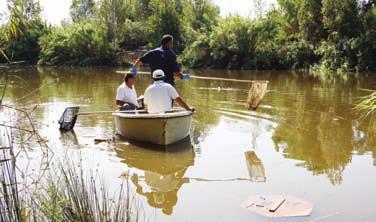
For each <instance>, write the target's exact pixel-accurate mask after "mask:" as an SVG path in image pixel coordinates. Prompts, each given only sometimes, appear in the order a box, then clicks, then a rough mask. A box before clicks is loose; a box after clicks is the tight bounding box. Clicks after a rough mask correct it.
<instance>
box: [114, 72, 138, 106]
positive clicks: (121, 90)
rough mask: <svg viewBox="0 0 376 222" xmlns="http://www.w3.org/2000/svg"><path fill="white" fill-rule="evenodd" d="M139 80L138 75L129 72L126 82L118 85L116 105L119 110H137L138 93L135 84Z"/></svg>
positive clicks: (125, 78)
mask: <svg viewBox="0 0 376 222" xmlns="http://www.w3.org/2000/svg"><path fill="white" fill-rule="evenodd" d="M136 81H137V77H136V75H134V74H132V73H127V74H126V75H125V77H124V82H123V83H122V84H121V85H120V86H119V87H118V89H117V93H116V105H118V106H119V110H135V109H136V108H137V107H138V102H137V93H136V89H135V88H134V85H135V83H136Z"/></svg>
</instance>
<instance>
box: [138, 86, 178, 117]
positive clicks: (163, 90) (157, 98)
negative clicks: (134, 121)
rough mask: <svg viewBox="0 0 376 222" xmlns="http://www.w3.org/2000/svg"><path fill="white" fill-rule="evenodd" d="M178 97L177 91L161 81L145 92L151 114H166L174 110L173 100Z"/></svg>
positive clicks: (145, 100)
mask: <svg viewBox="0 0 376 222" xmlns="http://www.w3.org/2000/svg"><path fill="white" fill-rule="evenodd" d="M178 97H179V94H178V92H176V89H175V88H174V87H172V86H171V85H170V84H168V83H165V82H163V81H162V80H161V81H155V82H154V84H153V85H151V86H149V87H148V88H147V89H146V90H145V95H144V102H145V104H147V106H148V112H149V113H164V112H166V111H168V110H171V109H172V100H174V99H176V98H178Z"/></svg>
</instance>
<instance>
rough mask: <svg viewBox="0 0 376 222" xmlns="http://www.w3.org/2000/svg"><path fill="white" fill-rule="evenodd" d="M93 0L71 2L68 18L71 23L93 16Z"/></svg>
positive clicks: (74, 0)
mask: <svg viewBox="0 0 376 222" xmlns="http://www.w3.org/2000/svg"><path fill="white" fill-rule="evenodd" d="M94 5H95V2H94V0H73V1H72V5H71V6H70V16H71V18H72V21H73V22H77V21H80V20H83V19H88V18H90V17H91V16H92V15H93V8H94Z"/></svg>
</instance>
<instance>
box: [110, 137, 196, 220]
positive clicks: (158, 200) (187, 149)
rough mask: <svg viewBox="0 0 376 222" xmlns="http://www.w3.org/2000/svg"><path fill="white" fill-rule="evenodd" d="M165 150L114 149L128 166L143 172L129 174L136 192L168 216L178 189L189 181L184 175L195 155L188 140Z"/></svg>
mask: <svg viewBox="0 0 376 222" xmlns="http://www.w3.org/2000/svg"><path fill="white" fill-rule="evenodd" d="M166 150H172V151H171V152H169V151H158V150H155V149H150V148H149V147H148V149H143V148H140V147H135V146H129V147H126V148H121V149H118V150H117V155H118V157H119V158H121V159H122V162H124V163H125V164H127V165H128V167H130V168H136V169H138V170H141V171H143V173H142V172H141V173H139V172H137V173H136V172H134V173H133V174H132V177H131V180H132V182H133V184H134V185H135V186H136V192H137V193H138V194H140V195H142V196H145V197H146V199H147V201H148V203H149V205H150V206H152V207H155V208H160V209H162V212H163V213H165V214H168V215H170V214H171V213H172V210H173V207H174V206H175V205H176V203H177V201H178V195H177V194H178V191H179V189H180V188H181V187H182V185H183V184H184V183H188V182H189V179H188V178H185V177H184V174H185V172H186V171H187V169H188V167H190V166H192V165H193V164H194V158H195V153H194V151H193V149H192V145H191V143H190V139H189V138H187V139H185V140H183V141H181V142H178V143H175V144H173V145H170V146H166ZM142 174H143V175H142Z"/></svg>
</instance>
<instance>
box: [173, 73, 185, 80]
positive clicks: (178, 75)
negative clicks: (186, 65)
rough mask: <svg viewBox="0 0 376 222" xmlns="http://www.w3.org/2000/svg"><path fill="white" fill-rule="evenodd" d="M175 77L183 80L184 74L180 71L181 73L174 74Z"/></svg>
mask: <svg viewBox="0 0 376 222" xmlns="http://www.w3.org/2000/svg"><path fill="white" fill-rule="evenodd" d="M174 76H175V77H176V78H179V79H181V78H183V73H181V72H180V71H179V72H174Z"/></svg>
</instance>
